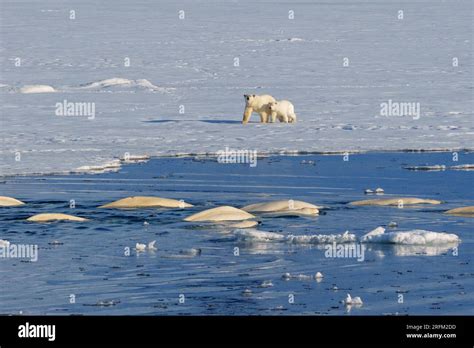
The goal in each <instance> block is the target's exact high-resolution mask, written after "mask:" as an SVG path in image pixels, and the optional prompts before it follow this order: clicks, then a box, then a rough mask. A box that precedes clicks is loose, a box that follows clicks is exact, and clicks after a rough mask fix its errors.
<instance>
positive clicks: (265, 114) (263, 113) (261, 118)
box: [260, 111, 268, 123]
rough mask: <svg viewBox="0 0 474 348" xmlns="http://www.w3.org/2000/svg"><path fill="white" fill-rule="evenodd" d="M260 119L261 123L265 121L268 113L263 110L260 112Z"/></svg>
mask: <svg viewBox="0 0 474 348" xmlns="http://www.w3.org/2000/svg"><path fill="white" fill-rule="evenodd" d="M260 121H261V122H262V123H267V121H268V114H267V113H266V112H265V111H262V112H260Z"/></svg>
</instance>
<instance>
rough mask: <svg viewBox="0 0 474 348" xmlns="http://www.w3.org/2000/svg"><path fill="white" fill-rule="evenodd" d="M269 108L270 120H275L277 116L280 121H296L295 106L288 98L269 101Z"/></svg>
mask: <svg viewBox="0 0 474 348" xmlns="http://www.w3.org/2000/svg"><path fill="white" fill-rule="evenodd" d="M269 108H270V115H271V121H272V122H275V121H276V119H277V118H278V120H279V121H280V122H285V123H288V122H290V123H292V122H296V114H295V107H294V106H293V104H292V103H291V102H289V101H288V100H279V101H277V102H273V103H270V105H269Z"/></svg>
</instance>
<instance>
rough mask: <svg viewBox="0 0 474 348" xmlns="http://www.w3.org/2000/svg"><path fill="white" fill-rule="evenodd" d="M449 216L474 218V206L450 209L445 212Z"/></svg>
mask: <svg viewBox="0 0 474 348" xmlns="http://www.w3.org/2000/svg"><path fill="white" fill-rule="evenodd" d="M445 213H446V214H450V215H459V216H468V217H474V206H470V207H461V208H455V209H451V210H448V211H446V212H445Z"/></svg>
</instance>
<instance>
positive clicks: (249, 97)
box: [244, 94, 256, 106]
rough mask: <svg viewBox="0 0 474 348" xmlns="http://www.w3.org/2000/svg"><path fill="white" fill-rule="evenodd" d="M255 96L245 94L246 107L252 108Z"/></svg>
mask: <svg viewBox="0 0 474 348" xmlns="http://www.w3.org/2000/svg"><path fill="white" fill-rule="evenodd" d="M255 97H256V95H255V94H244V99H245V105H247V106H251V105H252V103H253V101H254V100H255Z"/></svg>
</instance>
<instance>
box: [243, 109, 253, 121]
mask: <svg viewBox="0 0 474 348" xmlns="http://www.w3.org/2000/svg"><path fill="white" fill-rule="evenodd" d="M252 112H253V109H252V108H245V110H244V118H243V119H242V123H243V124H246V123H247V122H248V121H249V119H250V115H252Z"/></svg>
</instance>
